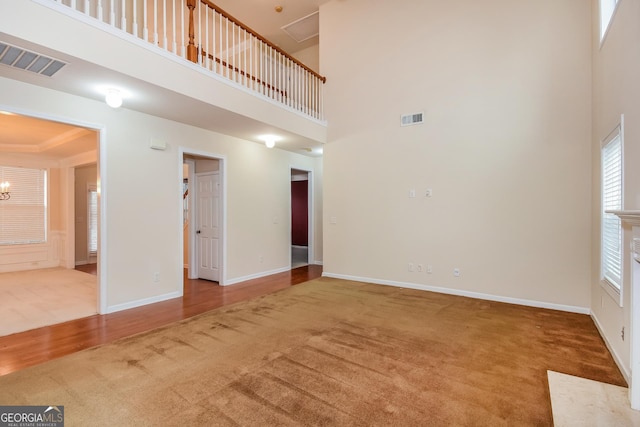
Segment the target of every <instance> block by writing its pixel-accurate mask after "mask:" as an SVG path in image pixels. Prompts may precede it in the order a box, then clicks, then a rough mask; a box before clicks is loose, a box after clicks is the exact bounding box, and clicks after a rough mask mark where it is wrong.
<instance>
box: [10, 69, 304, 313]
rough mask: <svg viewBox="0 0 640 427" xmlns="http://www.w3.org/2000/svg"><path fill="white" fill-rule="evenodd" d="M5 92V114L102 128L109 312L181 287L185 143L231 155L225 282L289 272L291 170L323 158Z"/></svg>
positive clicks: (16, 85) (25, 88) (73, 101)
mask: <svg viewBox="0 0 640 427" xmlns="http://www.w3.org/2000/svg"><path fill="white" fill-rule="evenodd" d="M0 93H2V94H3V96H2V101H1V102H2V105H0V107H1V108H0V109H4V110H9V111H16V112H23V113H29V114H32V115H45V116H49V117H51V118H56V119H57V120H59V121H67V120H69V121H73V122H74V123H75V124H83V125H85V126H87V127H92V128H97V129H101V130H102V140H101V143H100V147H101V154H100V161H99V166H100V168H99V170H100V187H101V203H102V204H103V205H104V206H105V211H104V213H105V215H104V218H103V222H102V227H101V239H102V241H103V243H101V244H105V245H106V246H101V248H102V249H104V251H103V252H102V253H101V260H103V261H104V262H103V264H102V265H101V279H103V282H106V283H107V289H108V291H107V293H106V295H105V297H106V307H107V310H114V309H121V308H125V307H128V306H134V305H138V304H141V303H147V302H152V301H154V300H160V299H163V298H167V297H171V296H176V295H177V294H178V293H179V291H180V286H181V284H182V268H183V261H182V247H181V245H180V237H181V234H182V222H181V218H180V212H181V208H182V206H181V201H182V194H181V190H182V186H181V181H180V178H179V177H180V174H181V171H182V158H179V147H180V146H182V147H186V148H188V149H191V150H195V151H198V152H207V153H212V154H214V155H215V156H221V157H223V158H224V159H225V166H224V169H225V171H226V180H227V205H226V209H227V219H228V222H227V227H228V231H227V266H226V267H227V268H226V278H227V279H228V280H230V281H231V280H238V279H242V278H243V277H249V276H255V275H260V274H264V273H266V272H269V271H273V270H280V269H283V268H286V267H287V266H288V263H289V242H290V219H289V209H290V208H289V203H290V201H289V197H290V195H289V191H290V190H289V188H290V167H291V166H293V167H298V168H301V169H308V170H314V167H315V164H316V161H315V159H313V158H310V157H306V156H302V155H297V154H294V153H290V152H286V151H283V150H279V149H277V148H276V149H271V150H270V149H267V148H266V147H265V146H264V145H262V144H256V143H253V142H248V141H243V140H239V139H236V138H232V137H228V136H224V135H221V134H217V133H214V132H211V131H205V130H203V129H198V128H195V127H192V126H187V125H183V124H180V123H176V122H173V121H169V120H165V119H161V118H158V117H153V116H149V115H146V114H141V113H138V112H134V111H130V110H127V109H125V108H122V109H119V110H113V109H111V108H109V107H107V106H106V105H105V104H104V103H102V102H97V101H92V100H87V99H85V98H80V97H76V96H72V95H68V94H64V93H61V92H56V91H52V90H49V89H44V88H39V87H36V86H33V85H28V84H24V83H20V82H17V81H14V80H9V79H5V78H0ZM151 138H157V139H162V140H165V141H166V142H167V145H168V148H167V150H166V151H158V150H152V149H150V148H149V141H150V139H151ZM274 218H275V219H276V220H277V221H274ZM259 255H263V262H262V263H260V262H259ZM153 272H159V273H160V282H159V283H153V280H152V274H153Z"/></svg>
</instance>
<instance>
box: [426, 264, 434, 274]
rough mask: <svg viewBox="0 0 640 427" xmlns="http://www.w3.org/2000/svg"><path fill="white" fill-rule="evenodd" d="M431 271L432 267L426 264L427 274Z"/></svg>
mask: <svg viewBox="0 0 640 427" xmlns="http://www.w3.org/2000/svg"><path fill="white" fill-rule="evenodd" d="M431 273H433V267H432V266H430V265H427V274H431Z"/></svg>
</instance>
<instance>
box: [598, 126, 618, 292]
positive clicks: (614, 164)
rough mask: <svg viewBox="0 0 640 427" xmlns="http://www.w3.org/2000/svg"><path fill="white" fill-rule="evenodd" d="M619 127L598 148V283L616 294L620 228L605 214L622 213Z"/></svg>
mask: <svg viewBox="0 0 640 427" xmlns="http://www.w3.org/2000/svg"><path fill="white" fill-rule="evenodd" d="M621 129H622V126H618V127H617V128H616V129H615V130H614V131H613V132H612V133H611V134H610V135H609V136H608V137H607V139H605V141H604V145H603V147H602V281H603V282H604V283H605V284H608V285H609V287H612V288H613V290H614V291H615V292H617V293H618V295H619V294H620V290H621V287H622V225H621V221H620V218H619V217H617V216H616V215H614V214H612V213H607V211H612V210H621V209H622V132H621Z"/></svg>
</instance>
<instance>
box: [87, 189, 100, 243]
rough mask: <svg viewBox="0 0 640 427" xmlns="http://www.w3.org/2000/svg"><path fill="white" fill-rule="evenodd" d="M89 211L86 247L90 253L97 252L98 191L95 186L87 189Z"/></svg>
mask: <svg viewBox="0 0 640 427" xmlns="http://www.w3.org/2000/svg"><path fill="white" fill-rule="evenodd" d="M87 204H88V207H87V208H88V211H89V233H88V239H87V240H88V242H87V244H88V249H89V253H90V254H91V255H95V254H96V253H97V252H98V192H97V191H96V189H95V188H90V189H89V197H88V198H87Z"/></svg>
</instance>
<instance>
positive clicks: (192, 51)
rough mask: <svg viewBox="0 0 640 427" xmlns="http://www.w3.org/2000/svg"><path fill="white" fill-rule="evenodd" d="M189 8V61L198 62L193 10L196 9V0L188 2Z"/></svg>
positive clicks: (188, 0)
mask: <svg viewBox="0 0 640 427" xmlns="http://www.w3.org/2000/svg"><path fill="white" fill-rule="evenodd" d="M187 7H188V8H189V44H188V45H187V59H188V60H189V61H191V62H198V49H197V48H196V44H195V42H194V41H195V38H196V37H195V31H194V28H193V10H194V9H195V8H196V0H187Z"/></svg>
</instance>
